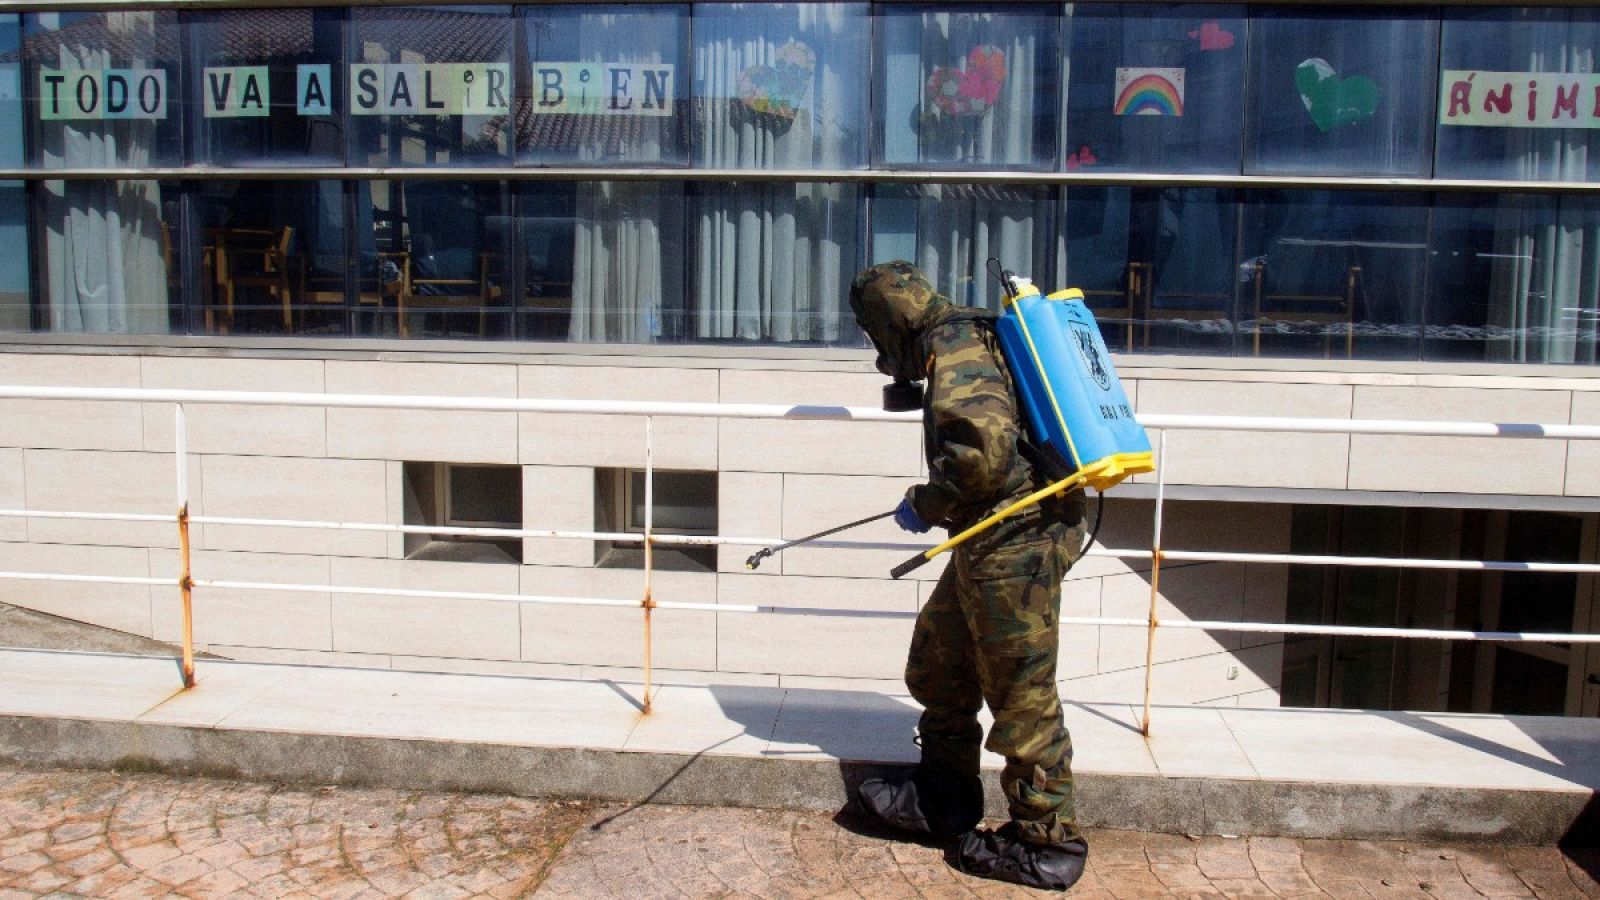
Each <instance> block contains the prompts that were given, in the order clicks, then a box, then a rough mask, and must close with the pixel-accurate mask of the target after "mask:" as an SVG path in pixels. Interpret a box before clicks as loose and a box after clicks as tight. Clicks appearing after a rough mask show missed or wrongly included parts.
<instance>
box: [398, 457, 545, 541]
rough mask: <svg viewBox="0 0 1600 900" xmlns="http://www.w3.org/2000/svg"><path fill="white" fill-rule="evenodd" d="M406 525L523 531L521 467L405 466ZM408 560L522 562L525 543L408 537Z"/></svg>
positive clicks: (441, 536)
mask: <svg viewBox="0 0 1600 900" xmlns="http://www.w3.org/2000/svg"><path fill="white" fill-rule="evenodd" d="M405 523H406V524H407V525H434V526H446V527H451V528H521V527H522V467H521V466H480V465H466V464H463V463H442V462H408V463H406V464H405ZM406 559H435V560H445V561H449V562H482V563H520V562H522V539H521V538H496V537H478V536H469V535H452V534H407V535H406Z"/></svg>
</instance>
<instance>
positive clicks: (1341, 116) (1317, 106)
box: [1294, 58, 1378, 132]
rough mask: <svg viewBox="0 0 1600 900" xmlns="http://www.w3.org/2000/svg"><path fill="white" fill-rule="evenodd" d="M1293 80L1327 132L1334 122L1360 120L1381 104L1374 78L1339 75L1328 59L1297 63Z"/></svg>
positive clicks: (1313, 116) (1319, 125) (1342, 122)
mask: <svg viewBox="0 0 1600 900" xmlns="http://www.w3.org/2000/svg"><path fill="white" fill-rule="evenodd" d="M1294 84H1295V87H1297V88H1299V89H1300V102H1301V103H1304V104H1305V105H1306V112H1309V113H1310V114H1311V121H1313V122H1315V123H1316V125H1317V127H1318V128H1320V129H1322V131H1324V132H1327V131H1331V130H1332V129H1333V127H1334V126H1335V125H1341V124H1345V123H1348V122H1359V121H1361V120H1362V119H1365V118H1367V117H1368V116H1371V115H1372V113H1373V110H1376V109H1377V108H1378V86H1377V85H1375V84H1373V83H1372V79H1370V78H1368V77H1366V76H1364V75H1351V76H1350V77H1349V78H1340V77H1339V73H1337V72H1335V71H1334V70H1333V66H1330V65H1328V63H1327V62H1326V61H1325V60H1321V59H1316V58H1312V59H1308V60H1306V61H1305V62H1303V63H1301V64H1300V65H1298V66H1296V67H1295V70H1294Z"/></svg>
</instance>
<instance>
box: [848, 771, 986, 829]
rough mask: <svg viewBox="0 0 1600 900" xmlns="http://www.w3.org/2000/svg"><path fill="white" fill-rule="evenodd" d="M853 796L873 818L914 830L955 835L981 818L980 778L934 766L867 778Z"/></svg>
mask: <svg viewBox="0 0 1600 900" xmlns="http://www.w3.org/2000/svg"><path fill="white" fill-rule="evenodd" d="M856 798H857V799H858V800H859V801H860V803H861V807H862V809H864V810H865V811H866V813H867V814H868V815H870V816H872V817H873V818H876V819H878V820H879V821H881V822H883V823H885V824H887V825H892V826H894V827H895V828H899V829H902V830H904V831H911V832H915V833H917V834H934V835H940V836H943V837H954V836H955V835H958V834H962V833H963V832H966V831H969V830H971V829H972V828H973V827H975V826H976V825H977V824H978V823H979V822H980V821H982V820H983V782H981V781H979V780H978V778H977V777H976V776H961V775H951V774H949V773H947V772H942V771H939V770H936V769H923V768H918V769H916V770H914V771H913V772H912V773H911V774H910V775H909V776H906V775H902V776H899V777H894V776H891V777H886V778H868V779H867V780H866V781H863V782H861V784H860V786H859V787H857V788H856Z"/></svg>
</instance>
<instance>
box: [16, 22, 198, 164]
mask: <svg viewBox="0 0 1600 900" xmlns="http://www.w3.org/2000/svg"><path fill="white" fill-rule="evenodd" d="M23 38H24V56H25V58H26V61H27V65H28V68H29V70H30V73H31V74H32V75H33V78H34V81H33V84H34V88H33V91H34V93H33V94H32V95H31V96H30V98H29V99H30V100H32V101H33V109H34V110H35V115H36V117H35V118H34V121H33V127H34V138H35V151H34V152H35V153H36V154H37V155H38V159H39V161H40V163H41V164H42V165H43V166H44V167H45V168H47V169H61V168H79V167H96V166H147V165H178V164H181V163H182V162H183V159H182V145H183V139H182V138H183V136H182V122H183V100H182V98H183V91H182V90H181V89H180V85H179V84H178V47H179V38H178V17H177V14H176V13H168V12H115V13H36V14H32V15H28V16H26V17H24V18H23Z"/></svg>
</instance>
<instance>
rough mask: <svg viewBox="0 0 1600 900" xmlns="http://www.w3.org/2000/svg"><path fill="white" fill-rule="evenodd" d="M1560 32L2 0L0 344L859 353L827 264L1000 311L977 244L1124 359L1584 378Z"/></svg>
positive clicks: (1105, 19)
mask: <svg viewBox="0 0 1600 900" xmlns="http://www.w3.org/2000/svg"><path fill="white" fill-rule="evenodd" d="M1596 47H1600V11H1596V10H1594V9H1591V8H1584V7H1577V6H1574V7H1564V8H1519V7H1472V8H1461V9H1452V8H1445V9H1443V10H1440V9H1434V8H1422V7H1406V8H1394V7H1384V8H1380V7H1370V8H1360V7H1344V6H1341V7H1339V8H1338V9H1331V8H1330V9H1320V8H1316V7H1312V6H1303V5H1297V6H1292V7H1274V6H1270V5H1240V4H1231V5H1230V4H1206V3H1191V4H1135V3H1093V4H1072V5H1048V4H1019V5H1014V6H1012V5H989V6H983V7H981V8H980V7H976V6H972V5H970V4H959V5H958V4H943V5H940V4H929V3H915V4H910V3H905V4H902V3H896V4H870V3H859V2H857V3H852V2H841V3H641V4H628V5H597V4H544V5H529V6H512V5H482V6H420V7H407V6H388V5H384V6H377V5H361V6H353V7H350V8H336V7H323V8H316V9H294V8H281V9H280V8H273V9H210V10H197V11H193V12H188V11H185V12H174V11H165V10H146V11H119V12H90V11H81V12H80V11H74V12H60V13H21V14H14V15H0V168H9V169H14V170H25V174H27V175H29V176H33V177H29V178H27V179H24V180H13V181H0V236H10V237H12V238H13V239H14V241H13V244H12V246H13V247H14V248H17V250H16V251H15V252H13V253H11V254H7V255H6V256H5V257H4V259H5V262H4V263H3V264H0V330H4V331H9V332H65V333H89V334H127V335H161V334H214V335H262V334H273V335H289V336H302V337H307V338H311V337H387V338H455V339H467V340H478V339H483V340H520V341H555V342H584V343H593V342H605V343H619V344H632V343H665V344H704V345H718V344H730V345H757V346H761V345H767V346H779V347H782V346H794V347H807V346H847V347H854V346H862V345H863V340H862V337H861V335H860V333H859V330H858V329H857V328H856V326H855V324H854V322H853V319H852V317H851V316H850V314H849V310H848V306H847V304H846V302H845V295H846V292H847V289H848V285H849V280H850V278H851V276H852V275H853V273H854V272H855V271H857V270H858V269H859V268H861V267H862V266H864V265H866V264H868V263H870V262H875V261H883V260H889V259H910V260H913V261H915V262H916V263H917V264H918V265H920V266H921V267H922V268H924V269H925V270H926V271H927V272H928V273H929V275H930V277H931V278H932V279H933V281H934V283H935V285H936V286H937V287H938V288H939V289H940V290H941V291H944V292H946V293H947V294H949V295H950V296H951V297H953V298H954V299H955V300H957V301H958V302H961V303H967V304H972V305H978V306H989V307H993V306H995V305H996V304H997V303H998V297H997V295H996V290H995V285H994V284H992V283H990V281H989V280H988V279H987V278H986V276H985V275H984V270H985V262H986V260H987V259H989V258H990V257H996V258H999V259H1000V260H1002V261H1003V263H1004V264H1005V265H1006V266H1007V267H1008V268H1011V269H1014V270H1016V271H1019V272H1027V273H1028V274H1030V275H1032V276H1033V278H1034V279H1035V280H1036V281H1037V282H1040V283H1041V284H1045V285H1048V286H1051V287H1054V286H1068V285H1071V286H1079V287H1081V288H1083V289H1084V291H1085V293H1086V295H1087V297H1088V300H1089V303H1090V305H1091V306H1093V307H1094V308H1095V310H1096V313H1097V315H1098V316H1099V317H1100V320H1101V324H1102V330H1103V331H1104V332H1105V336H1106V339H1107V342H1108V343H1109V344H1110V345H1111V346H1112V347H1113V348H1114V349H1117V350H1121V351H1126V352H1141V353H1145V352H1148V353H1179V354H1194V355H1223V356H1261V357H1315V358H1326V359H1369V360H1441V361H1488V362H1509V363H1567V364H1581V363H1590V362H1593V361H1594V360H1595V357H1596V339H1597V335H1596V332H1597V327H1596V320H1597V319H1600V189H1596V190H1595V191H1593V192H1590V191H1588V190H1587V189H1585V188H1584V187H1583V186H1582V183H1584V182H1587V181H1589V180H1590V171H1591V170H1590V165H1591V163H1590V156H1591V154H1590V152H1589V151H1590V143H1591V142H1592V141H1593V140H1595V139H1596V136H1600V73H1597V72H1596V71H1595V55H1596V49H1595V48H1596ZM191 167H195V168H197V171H196V172H195V174H192V175H191V174H189V173H188V172H185V171H184V170H185V169H187V168H191ZM263 167H270V168H272V169H274V170H275V171H274V172H272V173H267V172H260V171H252V170H260V169H262V168H263ZM155 169H160V170H163V171H161V172H152V173H151V174H149V175H145V174H143V171H142V170H155ZM441 169H443V170H447V171H436V170H441ZM553 169H554V170H558V171H552V170H553ZM616 169H626V170H628V171H627V172H626V173H619V174H615V175H612V174H609V170H616ZM96 170H112V171H107V172H106V173H105V174H101V175H97V174H96ZM591 170H592V172H593V175H592V176H591V175H589V174H588V173H589V172H590V171H591ZM57 172H59V174H56V173H57ZM302 172H305V174H301V173H302ZM34 173H38V175H37V176H35V175H34ZM875 173H883V177H876V176H875ZM891 173H892V174H891ZM1196 176H1201V177H1214V178H1216V179H1217V181H1216V183H1214V184H1209V183H1198V182H1196V181H1195V178H1196ZM1297 178H1305V179H1315V184H1310V183H1308V184H1304V185H1297V184H1296V181H1295V179H1297ZM1389 178H1399V179H1405V181H1404V182H1403V183H1402V184H1399V185H1395V186H1393V187H1392V188H1387V189H1384V190H1377V189H1375V185H1374V184H1373V183H1372V181H1371V179H1389ZM1362 179H1367V180H1366V181H1362ZM1435 179H1438V180H1441V182H1442V181H1443V180H1446V179H1448V180H1450V182H1451V183H1450V184H1445V183H1440V184H1438V185H1437V186H1436V185H1434V184H1433V183H1431V182H1432V181H1433V180H1435ZM1008 180H1009V182H1010V183H1008ZM1342 180H1349V182H1350V183H1349V184H1342V183H1341V181H1342ZM1461 181H1466V182H1469V183H1468V184H1459V182H1461ZM1472 181H1492V182H1495V184H1493V185H1473V184H1471V183H1470V182H1472ZM1023 182H1025V183H1023ZM1557 182H1559V183H1560V187H1559V188H1553V187H1551V185H1553V184H1554V183H1557ZM1507 183H1514V187H1515V189H1514V190H1484V189H1482V188H1484V187H1502V188H1503V187H1506V186H1507ZM22 248H26V252H23V251H22Z"/></svg>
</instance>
